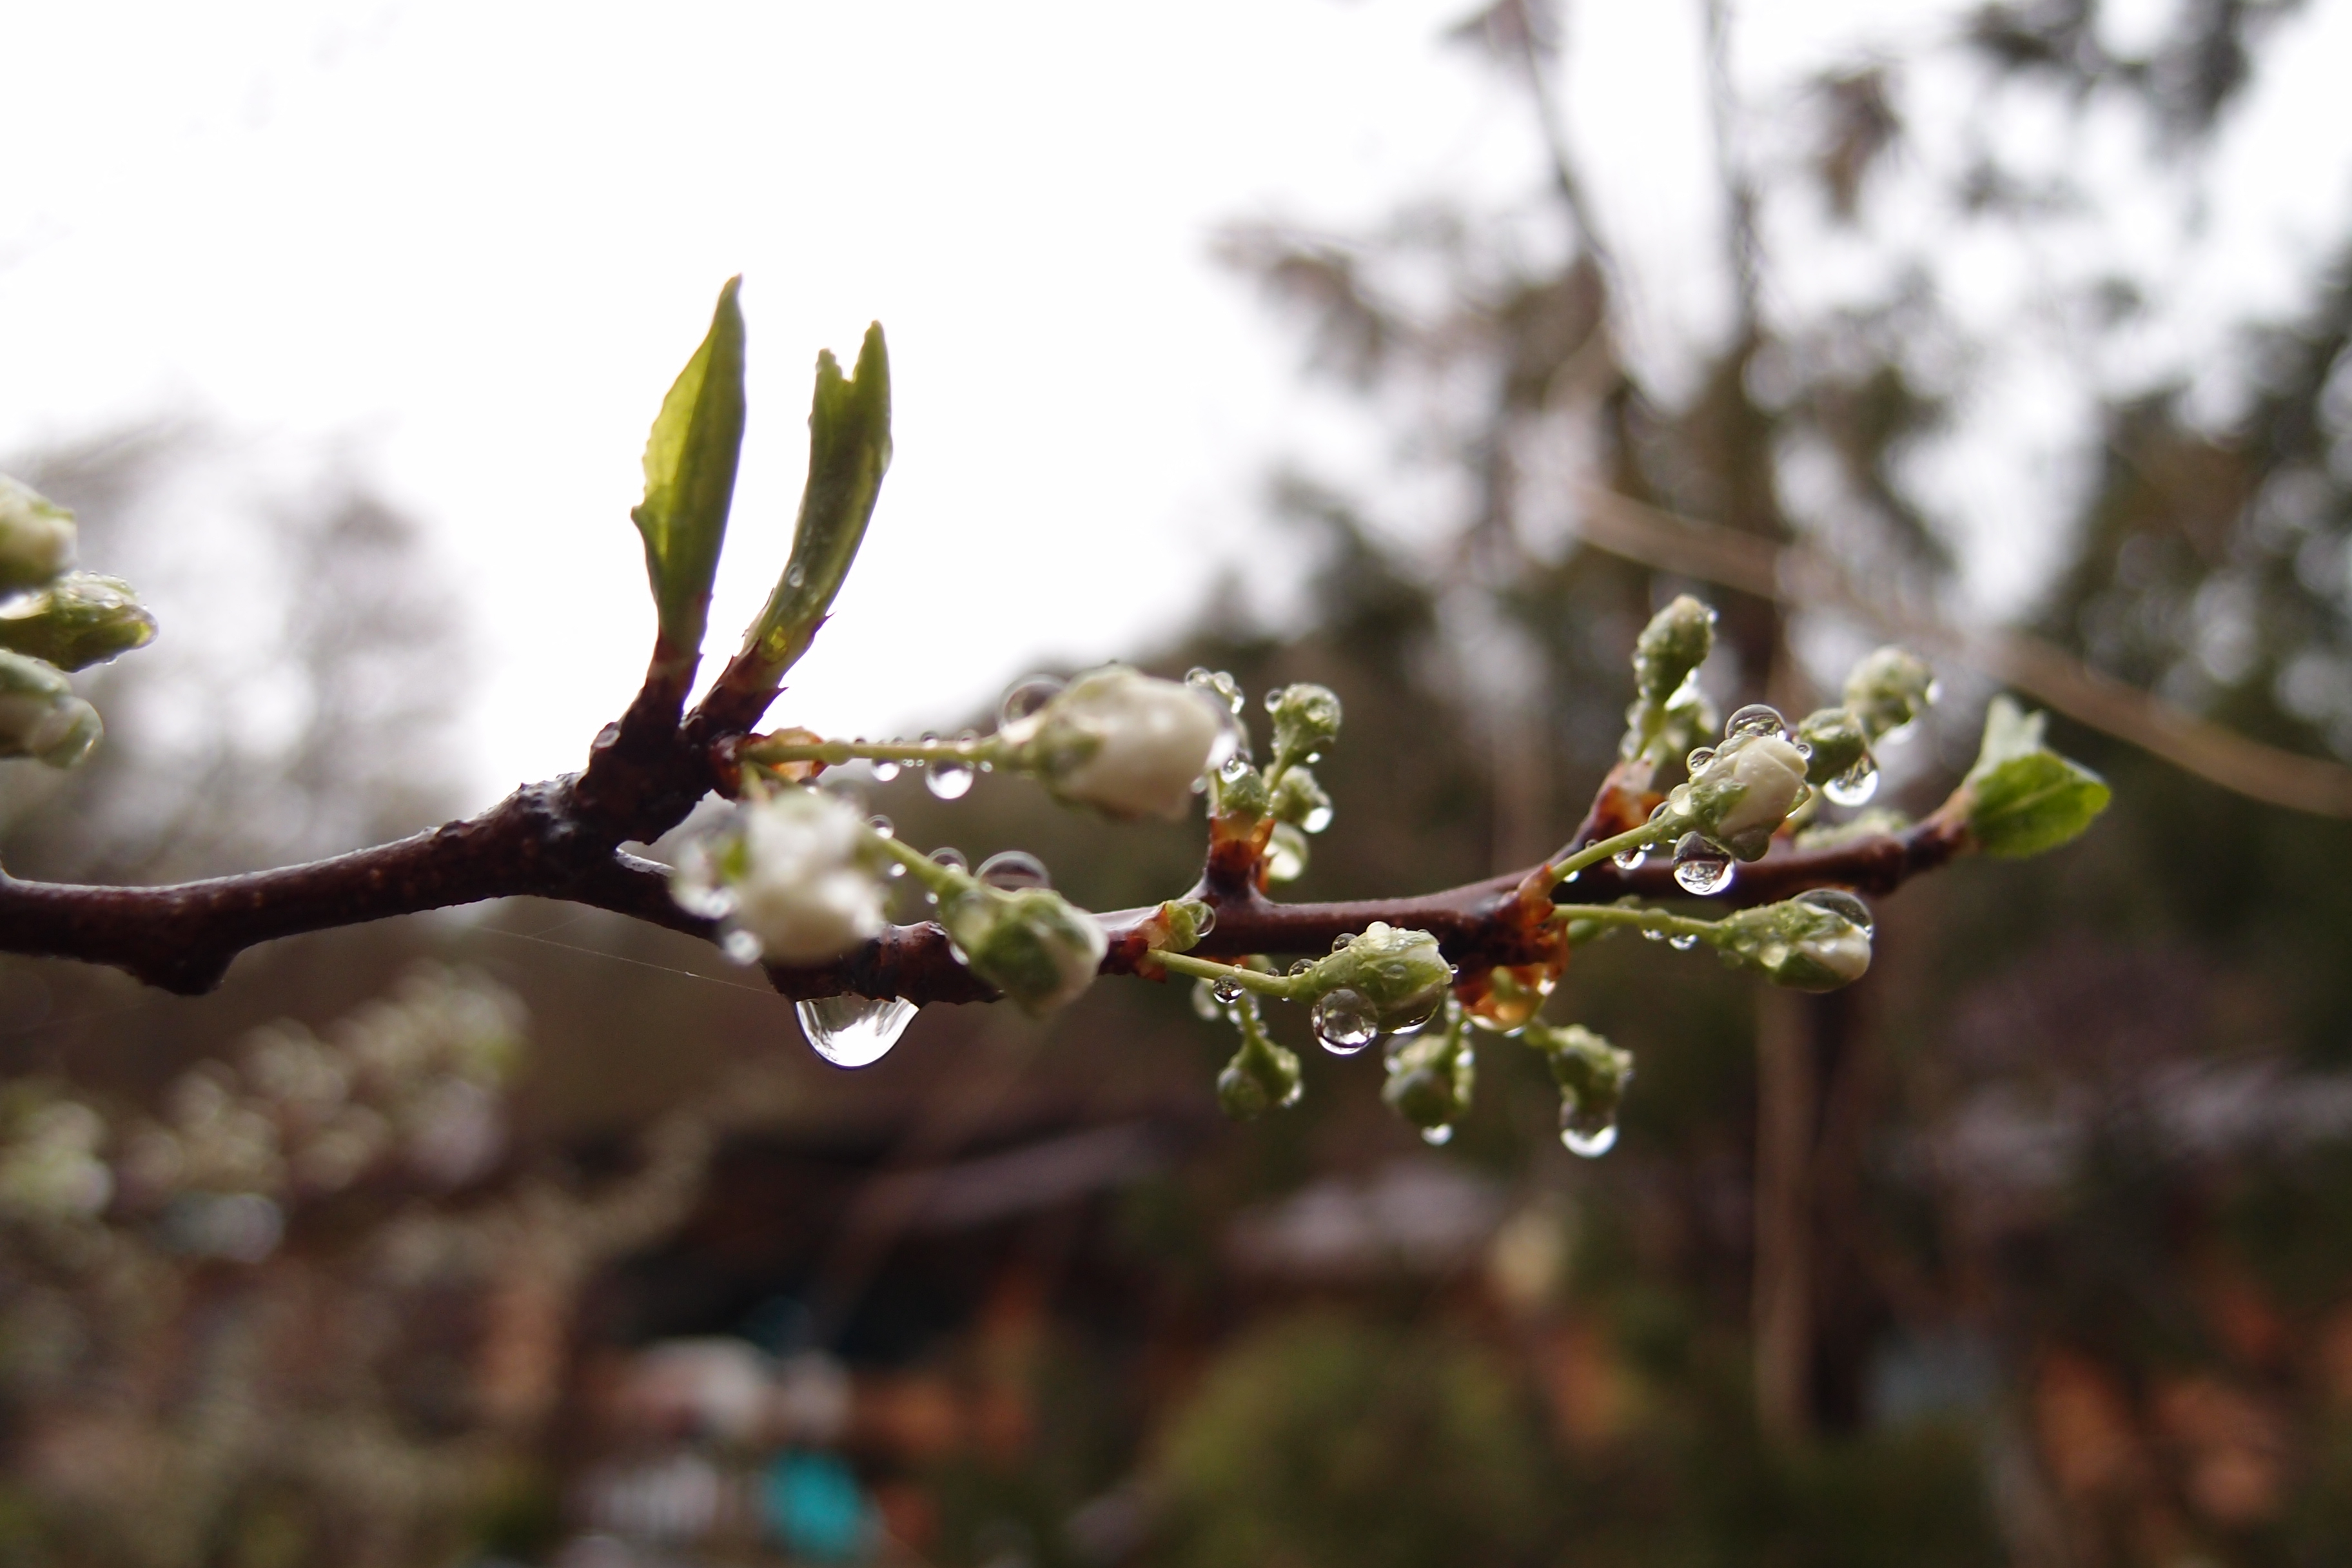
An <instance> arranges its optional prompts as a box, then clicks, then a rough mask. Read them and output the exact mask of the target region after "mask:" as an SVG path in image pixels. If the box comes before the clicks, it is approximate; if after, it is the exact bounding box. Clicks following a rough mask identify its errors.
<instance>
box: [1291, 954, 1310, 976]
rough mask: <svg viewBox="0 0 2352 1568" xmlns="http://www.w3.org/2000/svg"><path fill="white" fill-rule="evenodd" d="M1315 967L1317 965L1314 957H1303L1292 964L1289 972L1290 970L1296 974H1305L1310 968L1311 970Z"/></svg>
mask: <svg viewBox="0 0 2352 1568" xmlns="http://www.w3.org/2000/svg"><path fill="white" fill-rule="evenodd" d="M1314 967H1315V961H1314V960H1313V959H1311V958H1302V959H1300V960H1299V961H1298V962H1297V963H1294V964H1292V965H1291V966H1290V971H1289V972H1290V973H1292V974H1294V975H1298V974H1304V973H1307V971H1308V970H1310V969H1312V968H1314Z"/></svg>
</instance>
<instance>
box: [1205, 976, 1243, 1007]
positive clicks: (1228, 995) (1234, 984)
mask: <svg viewBox="0 0 2352 1568" xmlns="http://www.w3.org/2000/svg"><path fill="white" fill-rule="evenodd" d="M1209 990H1210V993H1211V994H1213V995H1214V996H1215V997H1216V999H1217V1000H1218V1001H1220V1002H1222V1003H1223V1004H1224V1005H1227V1006H1229V1007H1230V1006H1232V1005H1234V1003H1236V1002H1238V1001H1240V1000H1241V999H1242V983H1241V982H1240V981H1238V980H1235V979H1234V978H1233V977H1232V976H1231V975H1227V976H1226V977H1225V978H1224V979H1223V980H1220V981H1218V982H1217V983H1216V984H1214V985H1213V986H1211V987H1210V988H1209Z"/></svg>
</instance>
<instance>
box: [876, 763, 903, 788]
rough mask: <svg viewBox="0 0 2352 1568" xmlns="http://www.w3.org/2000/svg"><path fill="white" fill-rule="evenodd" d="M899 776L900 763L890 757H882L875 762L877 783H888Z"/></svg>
mask: <svg viewBox="0 0 2352 1568" xmlns="http://www.w3.org/2000/svg"><path fill="white" fill-rule="evenodd" d="M897 777H898V763H894V762H892V761H890V759H889V758H887V757H883V758H880V759H878V760H877V762H876V763H874V782H875V783H876V784H888V783H889V782H890V781H891V780H892V779H895V778H897Z"/></svg>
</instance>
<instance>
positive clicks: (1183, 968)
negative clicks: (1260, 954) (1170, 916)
mask: <svg viewBox="0 0 2352 1568" xmlns="http://www.w3.org/2000/svg"><path fill="white" fill-rule="evenodd" d="M1151 956H1152V957H1153V958H1154V959H1156V960H1157V961H1158V962H1159V963H1162V964H1164V965H1166V966H1167V968H1168V969H1169V971H1170V972H1171V973H1176V974H1189V975H1191V976H1192V978H1194V979H1195V980H1207V981H1212V982H1213V981H1219V980H1230V981H1232V982H1233V983H1234V984H1236V985H1238V986H1240V987H1241V988H1242V989H1243V990H1244V991H1255V992H1256V993H1257V994H1259V995H1261V996H1271V997H1273V998H1274V999H1275V1000H1276V1001H1277V1002H1296V1001H1297V1000H1298V984H1297V982H1296V981H1294V980H1293V979H1291V977H1290V976H1288V975H1286V974H1268V973H1265V971H1264V970H1262V969H1244V968H1242V967H1241V966H1240V965H1238V964H1233V963H1217V962H1215V961H1214V960H1213V959H1206V958H1194V957H1192V955H1190V954H1189V953H1181V952H1164V951H1163V952H1154V953H1153V954H1152V955H1151Z"/></svg>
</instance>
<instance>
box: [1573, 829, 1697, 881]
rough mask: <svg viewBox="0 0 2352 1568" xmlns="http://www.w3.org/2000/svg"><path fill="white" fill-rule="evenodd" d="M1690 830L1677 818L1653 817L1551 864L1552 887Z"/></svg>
mask: <svg viewBox="0 0 2352 1568" xmlns="http://www.w3.org/2000/svg"><path fill="white" fill-rule="evenodd" d="M1689 826H1690V824H1689V823H1687V822H1685V821H1684V820H1683V819H1682V818H1681V817H1679V816H1659V817H1653V818H1652V819H1651V820H1649V821H1648V822H1645V823H1643V824H1642V826H1639V827H1636V828H1632V829H1630V830H1628V831H1626V832H1623V833H1621V834H1619V835H1618V836H1617V837H1614V838H1604V839H1602V840H1601V842H1600V843H1598V844H1588V845H1586V846H1585V847H1583V848H1581V849H1579V850H1578V851H1576V852H1575V853H1574V854H1572V855H1567V856H1563V857H1561V858H1559V859H1558V860H1555V861H1553V862H1552V863H1551V867H1550V871H1551V879H1552V881H1553V882H1555V883H1559V882H1562V881H1565V880H1567V879H1569V878H1570V877H1573V876H1574V875H1576V873H1578V872H1579V871H1581V870H1583V869H1584V868H1586V867H1587V866H1598V865H1600V864H1601V862H1602V861H1603V860H1606V859H1608V858H1610V857H1611V856H1612V855H1622V854H1623V853H1624V852H1625V851H1626V850H1628V849H1645V848H1647V847H1650V846H1651V845H1653V844H1664V843H1665V842H1667V841H1668V840H1670V839H1673V838H1677V837H1681V835H1682V834H1683V832H1684V830H1685V829H1686V828H1688V827H1689Z"/></svg>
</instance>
